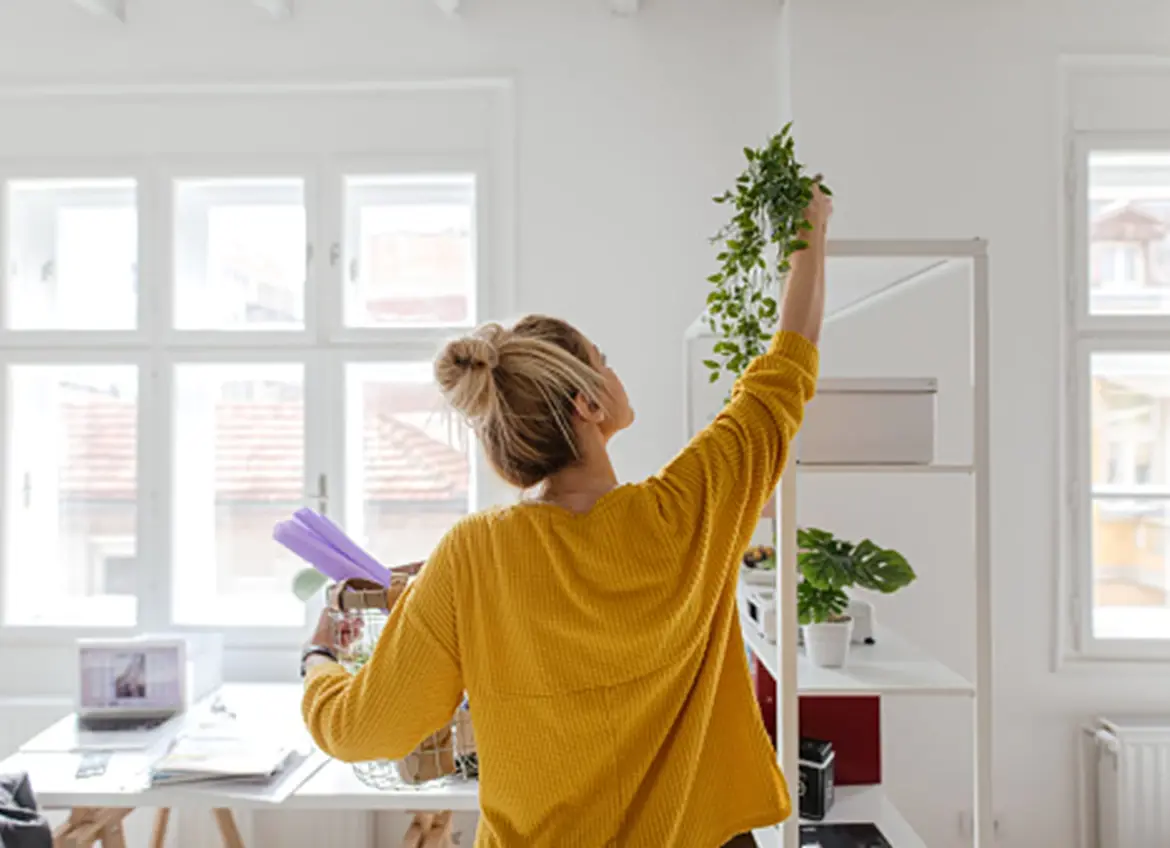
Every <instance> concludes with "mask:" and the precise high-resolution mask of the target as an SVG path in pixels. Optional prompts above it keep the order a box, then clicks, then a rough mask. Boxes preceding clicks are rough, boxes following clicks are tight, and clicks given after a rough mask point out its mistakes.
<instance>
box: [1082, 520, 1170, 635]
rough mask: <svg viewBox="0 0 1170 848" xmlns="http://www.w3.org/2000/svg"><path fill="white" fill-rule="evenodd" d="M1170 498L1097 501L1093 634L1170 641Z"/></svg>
mask: <svg viewBox="0 0 1170 848" xmlns="http://www.w3.org/2000/svg"><path fill="white" fill-rule="evenodd" d="M1168 528H1170V501H1167V500H1163V499H1154V498H1124V499H1122V498H1098V499H1095V500H1094V502H1093V607H1094V608H1093V635H1094V636H1095V637H1097V638H1098V639H1170V604H1168V600H1170V593H1168V590H1170V534H1168Z"/></svg>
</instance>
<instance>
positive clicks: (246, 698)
mask: <svg viewBox="0 0 1170 848" xmlns="http://www.w3.org/2000/svg"><path fill="white" fill-rule="evenodd" d="M301 692H302V690H301V687H300V686H299V685H297V684H261V685H229V686H225V687H224V688H223V689H222V690H221V692H220V693H219V694H218V696H217V697H215V698H212V699H209V700H208V701H207V702H205V703H203V704H201V705H199V706H197V707H195V708H193V709H192V710H191V712H190V713H189V714H188V715H187V716H184V717H183V718H182V719H181V720H179V721H176V722H175V723H174V726H173V728H172V729H171V730H170V731H169V732H168V733H167V734H165V735H164V736H163V737H162V738H160V739H159V740H157V741H153V742H152V745H151V746H149V747H148V748H147V749H145V750H118V751H115V752H114V753H113V755H112V756H111V758H110V761H109V764H108V765H107V767H106V772H105V773H104V774H103V775H100V776H97V777H87V778H78V777H77V775H76V772H77V767H78V765H79V764H80V763H81V759H82V757H83V756H84V753H82V752H80V751H77V752H61V751H60V748H59V746H58V745H57V743H56V741H55V740H58V739H60V738H62V736H63V733H62V730H63V728H67V727H68V726H69V724H70V723H72V722H74V721H75V720H76V719H75V717H74V716H69V717H68V718H66V719H62V721H61V722H58V723H57V725H54V726H52V727H50V728H47V729H46V730H45V731H43V732H42V733H40V734H38V735H37V736H35V737H34V738H33V739H31V740H29V742H28V743H26V744H25V745H24V746H22V748H21V750H20V751H19V752H17V753H16V754H14V755H13V756H12V757H10V758H8V759H7V760H5V761H4V762H3V763H0V771H24V772H27V773H28V775H29V779H30V781H31V782H32V787H33V791H34V792H35V793H36V795H37V800H38V802H39V803H40V804H41V806H43V807H45V808H47V809H69V810H72V811H73V815H72V816H71V822H73V825H74V827H75V829H80V830H81V831H84V833H83V835H82V837H79V838H75V839H74V840H73V841H72V842H70V841H68V839H69V837H68V835H65V836H62V837H61V838H60V839H58V840H57V841H55V844H59V845H61V846H67V848H74V846H76V848H87V846H89V845H92V844H95V843H97V842H100V843H101V844H103V846H105V848H124V841H123V837H122V836H121V821H122V819H124V818H125V816H126V815H128V814H129V813H130V812H131V811H133V810H134V809H137V808H158V809H159V814H158V817H157V818H156V820H155V833H154V837H153V838H152V840H151V846H152V848H161V846H162V845H163V842H164V839H165V835H166V828H167V824H168V821H169V811H170V810H171V809H172V808H175V809H184V810H188V809H193V810H208V811H211V812H212V813H213V815H214V816H215V819H216V823H217V825H218V826H219V831H220V835H221V837H222V839H223V842H224V845H225V846H226V848H243V846H244V843H243V841H242V839H241V837H240V834H239V831H238V830H237V829H236V826H235V822H234V820H233V819H232V815H231V812H230V810H229V808H234V809H267V810H272V809H289V810H350V811H362V812H376V811H390V810H394V811H403V812H412V813H415V814H416V816H415V826H416V833H422V834H427V833H436V834H439V833H441V832H442V831H443V830H444V829H445V828H446V826H447V822H449V821H450V813H451V812H460V811H474V810H478V808H479V802H478V791H477V787H476V785H475V784H474V783H467V784H462V785H459V784H445V785H444V784H440V785H437V786H422V787H418V788H413V787H411V788H403V789H398V790H394V791H384V790H378V789H372V788H370V787H368V786H366V785H365V784H364V783H362V782H361V781H360V780H358V778H357V776H356V775H355V774H354V773H353V768H352V767H351V766H349V765H347V764H345V763H339V762H336V761H335V760H331V759H329V758H328V757H326V756H325V755H323V754H321V753H320V752H318V751H313V753H312V754H310V755H309V756H308V757H307V758H306V759H305V760H304V761H303V762H302V763H301V764H300V765H299V766H296V767H295V768H292V769H289V770H288V771H286V773H285V774H284V775H283V776H281V777H280V778H278V779H277V780H275V781H274V782H273V783H270V784H268V785H265V786H248V785H241V784H234V785H233V784H215V783H208V784H201V785H200V784H192V785H178V786H164V787H151V786H150V785H149V769H150V765H151V764H152V763H153V762H154V761H155V760H156V759H157V758H158V757H159V756H160V755H161V753H162V751H163V750H165V747H166V745H167V744H168V743H169V742H170V740H171V739H173V738H174V736H175V735H177V734H178V733H181V732H183V731H184V730H188V729H194V728H196V727H199V726H200V725H201V724H206V723H208V722H225V721H230V722H232V723H233V724H234V725H235V727H236V728H237V729H238V728H239V727H240V726H242V727H244V728H247V729H248V733H253V732H254V733H255V734H256V735H269V736H271V735H272V734H279V735H280V737H281V738H282V739H283V738H292V739H295V738H298V737H304V738H306V739H307V733H306V731H305V728H304V724H303V720H302V718H301V712H300V702H301ZM216 701H218V702H219V703H220V704H222V706H223V707H224V708H225V710H226V712H224V711H219V712H213V710H212V706H213V704H214V703H215V702H216ZM252 728H255V729H254V730H252ZM64 735H65V736H67V735H68V734H64ZM102 817H104V818H102ZM99 819H100V820H99ZM99 825H101V826H99ZM90 837H92V838H90ZM86 838H88V839H89V841H84V839H86ZM441 840H442V837H441V836H440V837H439V838H438V840H436V841H433V842H432V841H425V840H421V841H418V842H416V843H414V844H419V845H430V844H434V845H442V844H443V842H442V841H441Z"/></svg>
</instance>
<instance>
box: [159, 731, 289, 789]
mask: <svg viewBox="0 0 1170 848" xmlns="http://www.w3.org/2000/svg"><path fill="white" fill-rule="evenodd" d="M296 753H297V752H296V751H295V750H294V749H293V748H291V747H289V746H288V745H284V744H280V743H275V742H266V741H263V740H261V741H249V740H246V739H242V738H240V737H227V738H216V737H205V736H180V737H179V738H178V739H176V740H175V741H174V743H173V744H172V745H171V747H170V750H168V751H167V752H166V754H164V755H163V756H162V757H160V758H159V759H158V760H157V761H156V762H155V763H154V764H153V765H152V766H151V768H150V782H151V785H153V786H167V785H170V784H175V783H198V782H201V781H219V780H239V781H246V782H249V783H268V782H269V781H271V780H272V779H273V778H274V777H276V775H277V774H278V773H280V772H281V771H282V770H283V769H284V768H285V767H286V766H288V765H289V762H290V760H292V759H293V757H294V756H295V755H296Z"/></svg>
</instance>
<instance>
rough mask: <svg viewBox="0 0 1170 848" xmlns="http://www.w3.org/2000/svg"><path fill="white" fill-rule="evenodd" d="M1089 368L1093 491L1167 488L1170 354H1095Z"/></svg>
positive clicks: (1169, 459)
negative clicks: (1090, 370)
mask: <svg viewBox="0 0 1170 848" xmlns="http://www.w3.org/2000/svg"><path fill="white" fill-rule="evenodd" d="M1091 368H1092V404H1093V405H1092V439H1091V447H1092V465H1093V475H1092V479H1093V487H1094V490H1095V491H1096V492H1098V493H1101V492H1103V491H1104V490H1105V489H1106V488H1107V487H1113V488H1115V489H1116V488H1123V489H1124V488H1128V489H1132V488H1134V487H1141V486H1166V485H1167V484H1170V473H1168V464H1170V450H1168V449H1170V354H1164V353H1136V354H1134V353H1097V354H1093V358H1092V366H1091ZM1150 494H1153V492H1150Z"/></svg>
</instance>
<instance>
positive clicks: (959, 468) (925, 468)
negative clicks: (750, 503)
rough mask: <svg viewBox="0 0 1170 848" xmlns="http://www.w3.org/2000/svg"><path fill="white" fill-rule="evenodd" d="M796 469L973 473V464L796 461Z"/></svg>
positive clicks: (809, 471)
mask: <svg viewBox="0 0 1170 848" xmlns="http://www.w3.org/2000/svg"><path fill="white" fill-rule="evenodd" d="M796 469H797V470H798V471H800V472H801V473H802V474H818V473H821V474H953V475H965V474H974V473H975V466H973V465H893V464H888V465H882V464H878V463H874V464H867V465H856V464H849V463H835V462H824V463H821V462H815V463H804V462H799V461H798V462H797V463H796Z"/></svg>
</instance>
